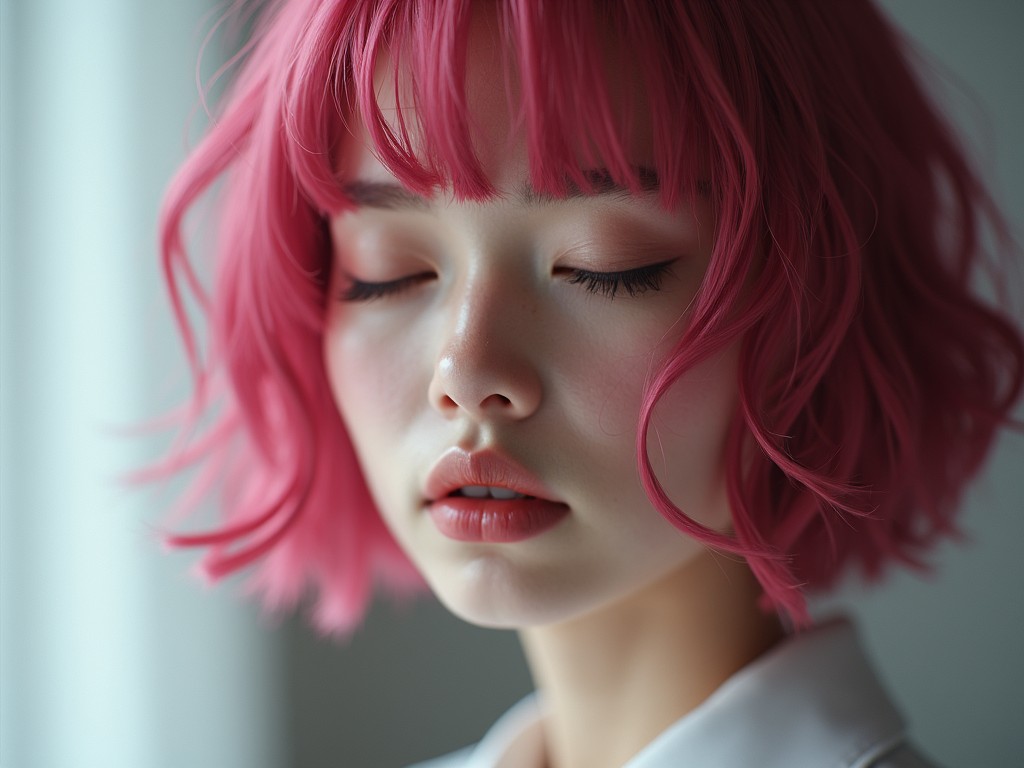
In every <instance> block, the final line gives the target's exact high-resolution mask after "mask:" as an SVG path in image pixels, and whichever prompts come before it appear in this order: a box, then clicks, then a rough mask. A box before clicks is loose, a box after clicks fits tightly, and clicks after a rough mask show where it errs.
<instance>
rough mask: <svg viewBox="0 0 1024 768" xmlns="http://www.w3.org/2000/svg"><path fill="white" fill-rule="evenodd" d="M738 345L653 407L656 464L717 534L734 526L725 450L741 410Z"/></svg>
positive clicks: (674, 495)
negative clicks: (738, 407) (739, 400)
mask: <svg viewBox="0 0 1024 768" xmlns="http://www.w3.org/2000/svg"><path fill="white" fill-rule="evenodd" d="M738 359H739V345H738V344H734V345H733V346H731V347H729V348H727V349H726V350H723V351H722V352H721V353H719V354H718V355H716V356H715V357H712V358H710V359H708V360H705V361H704V362H702V363H701V364H700V365H698V366H696V367H695V368H693V369H692V370H690V371H688V372H687V373H686V375H685V376H683V378H682V379H680V380H679V381H678V382H677V383H676V384H675V385H674V386H673V387H672V388H671V389H670V390H669V391H668V392H666V393H665V395H664V397H662V398H661V399H660V400H659V401H658V403H657V405H656V406H655V409H654V414H653V418H652V420H651V429H650V432H649V433H648V437H647V452H648V455H649V456H650V460H651V466H652V468H653V469H654V473H655V475H656V476H657V478H658V480H659V481H660V482H661V484H662V487H663V488H664V489H665V491H666V493H667V494H668V496H669V498H671V499H672V500H673V502H674V503H675V504H676V506H678V507H679V508H680V509H681V510H682V511H683V512H684V513H686V514H687V515H689V516H690V517H692V518H694V519H695V520H697V521H698V522H700V523H702V524H704V525H707V526H709V527H711V528H715V529H717V530H720V531H721V530H725V529H727V528H728V527H729V525H730V522H731V513H730V510H729V505H728V499H727V494H726V483H725V475H726V472H725V464H726V457H725V446H726V438H727V436H728V433H729V429H730V426H731V424H732V421H733V419H734V418H735V414H736V408H737V396H738V395H737V385H736V375H737V370H738Z"/></svg>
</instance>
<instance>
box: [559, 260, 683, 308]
mask: <svg viewBox="0 0 1024 768" xmlns="http://www.w3.org/2000/svg"><path fill="white" fill-rule="evenodd" d="M674 261H675V259H669V260H668V261H662V262H659V263H657V264H648V265H647V266H646V267H638V268H637V269H627V270H623V271H621V272H590V271H588V270H586V269H572V270H569V271H570V272H571V274H572V277H570V278H569V280H568V282H569V283H570V285H582V286H583V287H584V288H585V289H586V290H587V291H589V292H590V293H597V294H600V295H601V296H607V297H608V298H609V299H614V298H615V295H616V294H617V293H618V292H619V289H620V288H621V289H622V290H624V291H625V292H626V293H627V294H629V296H630V297H633V296H638V295H640V294H641V293H646V292H647V291H657V290H658V289H660V288H661V279H662V278H663V277H664V276H665V274H666V273H667V272H668V269H669V267H671V266H672V263H673V262H674Z"/></svg>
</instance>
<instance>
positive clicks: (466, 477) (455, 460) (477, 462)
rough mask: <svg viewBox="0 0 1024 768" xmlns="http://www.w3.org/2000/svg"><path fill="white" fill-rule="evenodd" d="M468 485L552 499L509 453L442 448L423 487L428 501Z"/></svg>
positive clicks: (541, 484)
mask: <svg viewBox="0 0 1024 768" xmlns="http://www.w3.org/2000/svg"><path fill="white" fill-rule="evenodd" d="M468 485H488V486H497V487H501V488H508V489H510V490H513V491H515V492H516V493H521V494H523V495H525V496H535V497H537V498H541V499H547V500H550V501H553V500H554V499H552V495H551V492H550V491H549V490H548V489H547V488H546V487H545V486H544V484H543V483H541V482H540V480H538V479H537V478H536V477H534V476H533V475H531V474H530V473H529V472H528V471H527V470H525V469H523V467H521V466H520V465H519V464H517V463H516V462H515V461H513V460H512V459H510V458H509V457H507V456H505V455H503V454H501V453H499V452H497V451H494V450H486V451H474V452H469V451H465V450H462V449H461V448H452V449H449V450H447V451H445V452H444V453H443V454H442V455H441V458H439V459H438V460H437V461H436V462H435V463H434V465H433V466H432V467H431V468H430V472H429V474H428V475H427V480H426V483H425V484H424V487H423V492H424V496H426V498H427V500H428V501H437V500H438V499H440V498H443V497H445V496H447V495H448V494H450V493H452V492H453V491H456V490H458V489H459V488H464V487H465V486H468Z"/></svg>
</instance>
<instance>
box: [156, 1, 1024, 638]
mask: <svg viewBox="0 0 1024 768" xmlns="http://www.w3.org/2000/svg"><path fill="white" fill-rule="evenodd" d="M236 5H237V4H236ZM242 5H243V8H248V5H246V4H242ZM235 12H239V13H245V12H247V11H238V9H237V8H236V9H235ZM477 24H485V25H488V26H487V29H489V30H490V33H491V34H493V39H495V40H497V41H498V45H499V47H500V52H499V57H500V59H501V61H502V62H503V67H504V69H503V78H504V85H505V88H504V90H505V94H506V98H507V99H509V107H510V110H509V111H510V114H512V115H513V116H514V125H513V126H511V127H510V129H511V130H514V131H522V132H523V136H524V137H525V140H526V146H527V151H528V158H529V173H530V181H531V184H532V186H533V188H534V189H536V190H537V191H539V192H541V193H543V194H547V195H551V196H554V197H559V196H564V195H566V194H567V193H568V192H569V191H570V189H571V188H572V187H576V188H579V189H582V190H584V191H592V190H593V177H592V176H591V175H589V174H588V170H590V169H594V168H603V169H607V171H608V173H609V175H610V176H611V178H612V180H613V181H615V182H616V183H617V184H620V185H622V186H625V187H627V188H629V189H631V190H633V191H635V192H639V191H640V190H641V189H643V188H644V186H645V180H644V179H643V178H642V175H641V173H640V172H638V169H637V167H636V165H635V158H632V157H631V156H630V150H629V147H630V143H631V141H632V140H633V139H635V138H636V137H637V135H638V132H640V131H645V132H649V135H648V136H644V138H645V139H647V138H649V139H650V146H651V148H652V153H653V157H652V158H650V161H651V163H652V168H653V170H654V172H655V173H656V174H657V178H658V182H659V194H660V199H661V202H662V204H663V205H664V206H665V207H666V209H669V210H672V209H674V208H676V207H677V206H681V205H687V204H688V203H689V202H690V201H692V200H695V199H696V198H697V197H699V196H709V197H710V201H711V204H712V209H713V211H714V216H715V222H714V231H715V243H714V250H713V254H712V259H711V264H710V266H709V268H708V271H707V274H706V276H705V278H704V282H703V285H702V286H701V289H700V291H699V292H698V295H697V297H696V300H695V302H694V303H693V306H691V307H689V308H688V310H687V311H688V313H689V314H688V320H687V324H686V327H685V330H684V331H683V334H682V337H681V338H680V339H679V341H678V343H677V344H676V346H675V348H674V350H673V351H672V352H671V353H670V354H669V356H668V358H667V359H666V361H665V363H664V365H663V367H662V369H661V370H660V371H658V372H657V373H656V375H655V376H654V377H653V378H652V380H651V383H650V388H649V391H648V393H647V396H646V398H645V402H644V405H643V408H642V413H641V417H640V423H639V425H638V431H637V437H636V446H637V464H638V467H639V471H640V474H641V479H642V481H643V483H644V487H645V489H646V490H647V493H648V496H649V497H650V499H651V501H652V503H653V504H654V506H655V507H656V508H657V509H658V510H659V511H660V512H661V514H663V515H664V516H665V517H666V518H667V519H668V520H669V521H671V522H672V523H673V524H674V525H676V527H677V528H679V529H680V530H681V531H682V532H683V533H685V534H686V535H689V536H692V537H695V538H697V539H698V540H700V541H703V542H705V543H706V544H707V545H708V546H710V547H713V548H716V549H720V550H723V551H727V552H732V553H736V554H739V555H742V556H744V557H745V558H747V560H748V562H749V564H750V566H751V568H752V570H753V572H754V574H755V575H756V576H757V578H758V580H759V581H760V583H761V585H762V587H763V589H764V604H765V608H766V609H768V610H777V611H780V612H782V613H784V614H787V615H788V616H789V617H790V618H791V619H792V620H793V621H794V623H795V624H797V625H801V624H802V623H805V622H806V621H807V612H806V607H805V593H806V592H807V591H809V590H814V589H824V588H827V587H830V586H831V585H833V584H834V583H835V582H836V581H837V580H838V579H839V578H840V577H841V576H842V575H843V574H844V573H846V572H847V571H849V570H850V568H851V567H853V566H858V567H860V569H861V570H862V571H863V572H864V573H865V574H867V575H868V576H869V577H877V576H879V575H880V574H881V573H882V572H883V570H884V566H886V565H887V564H889V563H893V562H897V563H904V564H908V565H911V566H917V567H923V566H924V564H925V555H926V553H927V552H928V551H929V550H930V549H931V548H932V547H933V546H934V545H935V543H936V542H937V541H938V540H940V539H941V538H942V537H944V536H949V535H955V533H956V526H955V523H954V517H955V513H956V506H957V502H958V501H959V498H960V495H961V493H962V491H963V489H964V487H965V486H966V484H967V483H968V481H969V480H970V479H971V478H972V477H973V476H974V475H975V474H976V472H977V471H978V469H979V467H980V466H981V464H982V462H983V460H984V458H985V456H986V454H987V452H988V449H989V447H990V445H991V442H992V438H993V435H994V434H995V432H996V430H997V429H998V428H999V427H1001V426H1004V425H1005V424H1007V423H1008V422H1009V421H1010V414H1011V412H1012V409H1013V407H1014V404H1015V403H1016V401H1017V399H1018V398H1019V396H1020V392H1021V387H1022V381H1024V343H1022V341H1021V337H1020V333H1019V331H1018V330H1017V329H1016V327H1015V326H1014V325H1013V324H1012V323H1010V322H1009V321H1008V320H1006V319H1005V317H1003V316H1002V315H1001V314H1000V313H998V312H997V311H995V310H994V309H992V308H990V307H988V306H986V305H984V304H983V303H981V302H979V301H978V300H977V299H976V298H974V297H973V296H972V295H971V294H970V293H969V289H968V287H967V286H968V285H969V276H970V275H971V274H973V273H974V272H975V270H976V269H977V268H979V267H984V266H985V265H986V264H987V263H988V258H989V257H988V256H987V255H986V252H985V250H984V248H983V247H982V240H983V233H984V232H985V231H986V230H992V231H995V232H996V234H997V235H998V234H1005V227H1004V226H1003V224H1002V220H1001V219H1000V216H999V213H998V210H997V209H996V207H995V206H994V205H993V203H992V201H991V200H990V199H989V197H988V196H987V194H986V192H985V190H984V188H983V186H982V185H981V184H980V183H979V182H978V180H977V178H976V176H975V175H974V173H973V171H972V170H971V167H970V165H969V164H968V162H967V160H966V159H965V158H964V156H963V154H962V152H961V150H960V149H959V147H958V144H957V142H956V141H955V139H954V137H953V134H952V132H951V130H950V129H949V127H948V126H947V125H946V123H945V122H944V121H943V119H942V118H941V117H940V116H939V114H938V113H937V111H936V110H935V109H934V107H933V106H932V105H931V103H930V102H929V100H928V99H927V97H926V96H925V94H924V92H923V89H922V87H921V85H920V84H919V83H918V81H917V79H916V76H915V75H914V73H913V72H912V71H911V70H910V68H909V66H908V64H907V62H906V55H907V54H906V49H905V46H904V43H903V42H902V41H901V40H900V39H899V38H898V36H897V35H896V33H895V32H894V31H893V30H892V28H891V27H890V26H889V24H888V22H886V20H885V19H884V18H882V17H881V16H880V15H879V14H878V12H877V11H876V10H875V9H874V8H873V6H871V5H870V4H869V3H868V2H866V0H850V1H849V2H843V3H833V4H828V5H827V6H826V5H825V4H821V3H819V2H818V0H793V1H792V2H780V3H737V2H716V1H712V0H650V1H649V2H626V1H625V0H623V1H622V2H614V1H613V0H565V2H557V3H556V2H537V1H536V0H504V1H502V0H486V2H472V1H471V0H278V1H277V2H272V3H268V4H267V5H266V7H265V8H263V10H262V16H261V20H260V22H259V23H258V24H257V26H256V31H255V33H254V37H253V40H252V42H251V43H250V44H249V46H247V48H246V53H245V58H244V64H243V66H242V68H241V70H240V72H239V74H238V76H237V78H236V79H235V82H234V83H233V86H232V88H231V90H230V92H229V94H228V96H227V97H226V98H225V100H224V102H223V105H222V107H221V109H220V111H219V113H218V116H217V118H216V120H215V121H214V122H213V125H212V127H211V129H210V130H209V132H208V134H207V136H206V137H205V138H204V140H203V141H202V143H201V144H200V145H199V146H198V147H197V148H196V150H195V151H194V152H193V153H192V155H191V156H190V157H189V159H188V160H187V162H186V163H185V165H184V166H183V167H182V169H181V170H180V171H179V173H178V175H177V176H176V177H175V179H174V180H173V182H172V184H171V186H170V188H169V189H168V192H167V196H166V198H165V202H164V208H163V211H162V219H161V225H160V226H161V252H162V257H163V262H164V269H165V274H166V280H167V283H168V286H169V291H170V296H171V303H172V307H173V309H174V312H175V314H176V317H177V321H178V324H179V327H180V329H181V333H182V336H183V339H184V343H185V347H186V351H187V354H188V356H189V360H190V363H191V365H192V368H193V372H194V377H195V383H196V389H195V395H194V397H193V400H192V403H191V407H190V408H188V409H187V415H186V418H185V425H184V430H183V438H182V442H181V444H180V445H178V446H176V448H175V449H174V450H173V451H172V453H171V454H170V456H169V457H168V459H167V460H166V461H165V462H164V463H163V464H162V465H160V466H159V467H156V468H155V469H154V470H153V471H152V472H150V473H149V474H150V475H151V476H167V475H170V474H173V473H177V472H179V471H180V470H182V469H184V468H186V467H188V466H190V465H192V464H196V463H200V464H201V465H202V471H201V472H200V473H199V474H198V476H197V478H196V479H195V481H194V483H193V486H192V489H191V491H190V492H189V494H187V496H186V498H185V500H184V502H183V503H184V504H185V506H189V505H190V504H191V503H192V502H193V501H195V500H196V499H198V498H199V497H201V496H203V495H206V494H208V493H209V492H211V491H214V490H219V491H220V494H221V508H222V510H223V514H224V524H223V526H222V527H221V528H218V529H216V530H213V531H209V532H200V533H194V534H175V535H171V536H169V537H168V541H169V542H170V543H171V544H172V545H175V546H199V547H208V548H209V551H208V552H207V554H206V556H205V558H204V560H203V566H202V567H203V569H204V572H205V573H206V574H207V575H208V576H209V577H211V578H220V577H222V576H224V575H226V574H228V573H231V572H233V571H235V570H237V569H240V568H243V567H245V566H249V565H256V571H255V575H254V579H253V582H252V585H253V587H254V589H255V590H257V591H258V592H260V593H261V594H262V596H263V598H264V600H265V602H266V603H267V604H268V605H270V606H272V607H283V606H288V605H291V604H294V603H295V602H297V601H299V600H301V599H302V598H303V597H304V596H305V595H307V593H310V594H311V596H312V597H314V599H315V606H314V609H313V620H314V622H315V623H316V625H317V626H318V627H320V628H321V629H323V630H324V631H331V632H344V631H347V630H349V629H351V628H352V627H353V626H354V625H355V624H357V623H358V621H359V620H360V618H361V617H362V615H363V613H364V611H365V608H366V605H367V603H368V600H369V599H370V596H371V593H372V590H373V587H374V583H375V582H376V581H380V582H383V583H384V584H385V585H386V586H387V587H388V588H389V589H390V590H391V591H393V592H398V593H400V594H404V593H407V592H410V591H417V590H420V589H422V588H423V583H422V579H421V577H420V576H419V575H418V574H417V573H416V571H415V570H414V568H413V567H412V565H411V563H410V562H409V561H408V560H407V558H406V557H405V555H404V554H403V553H402V552H401V551H400V550H399V548H398V546H397V544H396V543H395V541H394V540H393V539H392V537H391V535H390V533H389V532H388V531H387V529H386V528H385V527H384V525H383V523H382V521H381V519H380V516H379V515H378V513H377V511H376V509H375V508H374V505H373V502H372V500H371V498H370V495H369V493H368V490H367V488H366V485H365V482H364V480H363V477H362V472H361V470H360V468H359V466H358V464H357V460H356V457H355V453H354V450H353V448H352V445H351V443H350V441H349V438H348V435H347V432H346V430H345V426H344V424H343V423H342V420H341V418H340V416H339V414H338V411H337V408H336V407H335V404H334V402H333V399H332V395H331V390H330V386H329V384H328V381H327V377H326V373H325V370H324V364H323V360H322V332H323V316H324V311H325V306H326V302H327V301H330V300H331V298H330V297H328V296H327V295H326V285H327V282H328V277H329V270H330V264H331V257H330V254H331V242H330V237H329V233H328V229H327V225H326V221H327V218H328V217H329V216H332V215H334V214H336V213H338V212H340V211H343V210H345V209H346V208H348V207H350V206H351V205H352V202H351V201H350V200H349V199H347V197H346V195H345V192H344V185H345V182H346V181H347V180H348V179H347V177H346V173H347V169H346V168H345V167H344V165H343V162H342V158H343V156H344V148H345V143H346V142H348V141H352V140H353V139H352V137H353V135H359V131H358V130H357V128H359V127H361V128H363V129H365V132H366V135H367V136H368V137H369V139H370V141H371V143H372V147H373V149H374V151H375V153H376V154H377V156H378V157H379V158H380V160H381V162H382V163H383V164H384V165H385V166H386V167H387V168H388V169H389V170H390V171H391V172H392V173H393V174H394V175H395V176H396V177H397V178H398V179H399V181H400V182H401V183H402V184H403V185H404V186H405V187H407V188H408V189H409V190H412V191H414V192H418V193H420V194H424V195H428V196H429V195H432V194H434V193H435V192H437V191H438V190H446V191H450V193H451V194H453V195H454V196H455V197H456V198H458V199H474V200H483V199H487V198H489V197H491V196H493V195H494V194H496V191H495V189H494V187H493V185H492V183H491V181H490V180H489V179H488V178H487V176H486V174H485V172H484V169H483V167H482V165H481V162H480V160H479V158H478V157H477V155H476V154H475V153H474V150H473V147H474V142H475V141H476V140H477V139H478V138H479V137H478V136H477V126H476V125H475V120H474V105H473V104H472V103H471V101H470V99H469V97H468V95H467V87H466V84H467V78H468V77H469V76H471V74H472V67H473V61H472V58H473V57H472V51H471V50H470V44H471V41H472V35H471V31H472V30H474V29H475V28H476V27H475V25H477ZM866 51H870V55H868V54H867V53H865V52H866ZM382 72H390V73H391V74H390V75H389V76H388V77H387V78H385V79H384V80H383V82H382V79H381V73H382ZM636 83H639V84H640V87H639V88H637V87H635V84H636ZM386 89H390V91H388V90H386ZM386 92H387V93H390V94H393V97H394V99H393V100H394V102H395V103H396V104H398V109H397V110H396V112H395V113H394V114H388V113H386V112H385V110H384V109H382V107H381V103H382V101H383V99H382V96H381V94H383V93H386ZM636 109H640V110H641V111H642V113H644V114H647V115H648V116H649V126H638V125H634V124H632V123H631V116H632V115H634V114H635V111H636ZM222 176H223V177H224V185H223V187H222V188H221V190H220V192H219V208H218V225H219V238H218V244H217V248H216V253H215V281H214V286H213V292H212V296H211V297H210V298H209V299H207V298H206V295H205V289H204V288H203V287H202V286H201V284H200V281H199V279H198V278H197V276H196V270H195V269H194V268H193V266H192V263H191V262H190V258H189V255H188V253H187V250H186V246H185V237H184V235H183V225H184V219H185V216H186V214H187V213H188V211H189V210H190V209H191V208H192V207H193V206H194V205H195V204H196V202H197V200H198V199H199V198H200V196H201V195H202V194H203V193H204V191H205V190H207V189H208V188H209V187H211V186H212V185H213V183H214V182H215V181H216V180H217V179H218V178H220V177H222ZM951 221H953V222H956V226H957V233H958V235H959V236H958V237H956V238H949V237H947V236H946V232H947V230H948V226H949V222H951ZM997 240H998V238H997ZM1000 242H1003V243H1005V244H1006V248H1005V251H1006V254H1008V255H1017V254H1018V252H1017V251H1016V250H1014V249H1015V246H1013V244H1012V242H1011V241H1010V240H1009V238H1005V239H1003V240H1002V241H1000ZM1011 252H1012V253H1011ZM188 293H192V294H194V295H195V296H197V297H198V298H199V303H200V305H201V307H202V308H203V310H204V312H205V316H204V319H205V322H206V324H207V326H208V329H209V334H208V343H207V345H206V350H205V352H203V351H201V350H200V346H201V345H200V344H199V342H198V340H197V333H196V331H195V329H194V328H193V326H192V325H191V323H190V321H189V319H188V316H187V314H186V311H185V303H186V294H188ZM683 309H684V308H682V307H681V308H680V312H681V313H682V312H683ZM737 339H739V341H740V345H741V347H740V372H739V382H738V385H739V407H738V413H737V415H736V419H735V422H734V425H733V428H732V430H731V433H730V436H729V439H728V444H727V490H728V494H729V500H730V504H731V507H732V512H733V529H734V532H733V533H731V534H729V535H723V534H719V533H716V532H714V531H711V530H708V529H706V528H703V527H702V526H700V525H698V524H697V523H696V522H694V521H693V520H692V519H691V518H690V517H689V516H688V515H687V514H686V511H685V510H681V509H679V508H678V507H676V506H675V504H674V503H673V502H672V500H671V499H669V498H668V497H667V496H666V494H665V493H664V491H663V490H662V488H661V485H660V483H659V481H658V478H657V477H656V475H655V473H654V471H653V467H652V465H651V462H650V460H649V457H648V456H647V453H646V447H645V446H646V442H647V433H648V431H649V430H650V428H651V419H652V413H653V410H654V407H655V404H656V403H657V402H658V400H659V398H660V397H661V396H662V395H663V394H664V393H665V392H666V391H667V390H668V389H669V388H670V387H672V385H673V384H674V383H675V382H676V381H677V380H678V379H679V377H680V376H682V375H684V374H685V373H686V371H688V370H690V369H691V368H692V367H693V366H694V365H696V364H698V363H699V362H701V361H702V360H705V359H707V358H708V357H710V356H713V355H715V354H716V353H718V352H720V351H721V350H723V349H724V348H725V347H726V346H728V345H729V344H730V343H733V342H735V341H736V340H737ZM200 423H202V424H204V425H209V426H208V427H206V428H205V429H202V430H201V429H199V424H200Z"/></svg>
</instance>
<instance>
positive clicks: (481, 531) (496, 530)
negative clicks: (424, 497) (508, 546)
mask: <svg viewBox="0 0 1024 768" xmlns="http://www.w3.org/2000/svg"><path fill="white" fill-rule="evenodd" d="M427 509H428V511H429V512H430V518H431V519H432V520H433V521H434V525H436V526H437V530H439V531H440V532H441V533H442V534H444V535H445V536H447V537H448V538H449V539H455V540H456V541H479V542H493V543H511V542H516V541H523V540H525V539H531V538H533V537H534V536H539V535H540V534H542V533H544V531H547V530H549V529H550V528H554V527H555V526H556V525H558V523H560V522H561V520H562V518H564V517H565V516H566V515H568V514H569V507H567V506H566V505H565V504H559V503H558V502H554V501H546V500H544V499H508V500H498V499H470V498H467V497H461V496H453V497H448V498H444V499H438V500H437V501H435V502H433V503H432V504H430V506H429V507H428V508H427Z"/></svg>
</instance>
